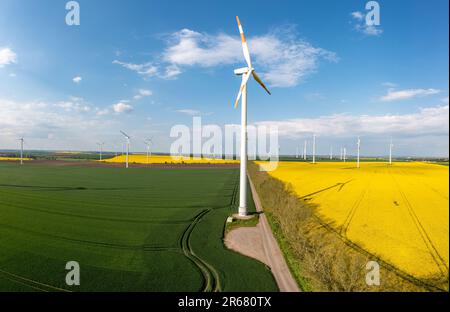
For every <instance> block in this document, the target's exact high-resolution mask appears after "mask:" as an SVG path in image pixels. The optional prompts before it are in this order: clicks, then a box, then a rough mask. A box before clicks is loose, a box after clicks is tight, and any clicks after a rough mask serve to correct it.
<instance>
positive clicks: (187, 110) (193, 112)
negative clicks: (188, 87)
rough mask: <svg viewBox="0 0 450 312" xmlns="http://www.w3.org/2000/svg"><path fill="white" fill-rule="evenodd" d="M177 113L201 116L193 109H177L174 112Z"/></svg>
mask: <svg viewBox="0 0 450 312" xmlns="http://www.w3.org/2000/svg"><path fill="white" fill-rule="evenodd" d="M176 112H177V113H181V114H186V115H189V116H199V115H201V112H200V111H198V110H195V109H178V110H176Z"/></svg>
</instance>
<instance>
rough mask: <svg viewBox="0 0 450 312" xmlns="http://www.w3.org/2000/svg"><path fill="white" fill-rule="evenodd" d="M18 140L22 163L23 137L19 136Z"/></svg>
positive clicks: (21, 162) (21, 161)
mask: <svg viewBox="0 0 450 312" xmlns="http://www.w3.org/2000/svg"><path fill="white" fill-rule="evenodd" d="M19 141H20V164H21V165H23V138H20V139H19Z"/></svg>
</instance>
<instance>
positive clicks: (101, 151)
mask: <svg viewBox="0 0 450 312" xmlns="http://www.w3.org/2000/svg"><path fill="white" fill-rule="evenodd" d="M97 145H98V146H99V147H100V161H101V160H102V154H103V145H105V142H99V143H97Z"/></svg>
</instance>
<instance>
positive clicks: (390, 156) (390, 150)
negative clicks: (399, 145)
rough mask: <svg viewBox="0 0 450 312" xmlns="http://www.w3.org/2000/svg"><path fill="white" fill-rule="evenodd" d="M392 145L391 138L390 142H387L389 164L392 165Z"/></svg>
mask: <svg viewBox="0 0 450 312" xmlns="http://www.w3.org/2000/svg"><path fill="white" fill-rule="evenodd" d="M393 147H394V144H392V138H391V143H389V165H392V148H393Z"/></svg>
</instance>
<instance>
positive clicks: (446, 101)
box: [441, 96, 448, 105]
mask: <svg viewBox="0 0 450 312" xmlns="http://www.w3.org/2000/svg"><path fill="white" fill-rule="evenodd" d="M441 101H442V103H444V104H447V105H448V96H446V97H445V98H443V99H441Z"/></svg>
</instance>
